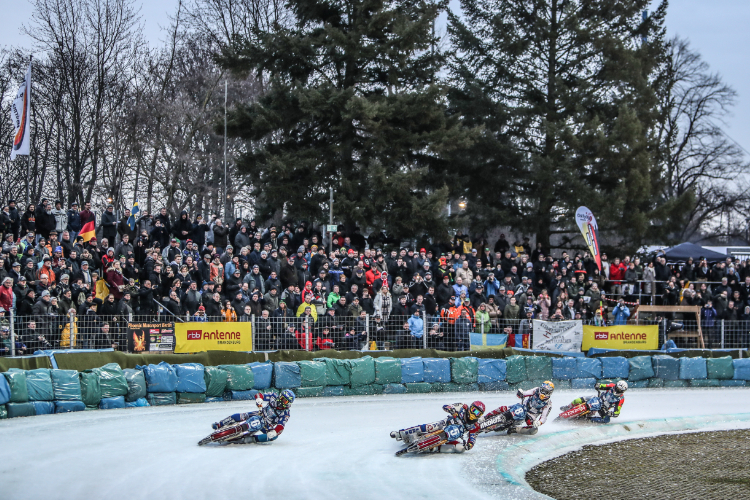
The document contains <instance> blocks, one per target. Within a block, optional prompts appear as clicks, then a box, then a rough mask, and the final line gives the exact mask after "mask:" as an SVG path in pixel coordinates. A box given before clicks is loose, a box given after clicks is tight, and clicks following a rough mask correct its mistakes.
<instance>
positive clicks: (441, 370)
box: [422, 358, 451, 384]
mask: <svg viewBox="0 0 750 500" xmlns="http://www.w3.org/2000/svg"><path fill="white" fill-rule="evenodd" d="M422 365H423V368H424V381H425V382H427V383H428V384H437V383H448V382H450V381H451V360H450V359H447V358H422Z"/></svg>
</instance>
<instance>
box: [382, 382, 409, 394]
mask: <svg viewBox="0 0 750 500" xmlns="http://www.w3.org/2000/svg"><path fill="white" fill-rule="evenodd" d="M383 394H406V386H404V385H403V384H385V385H384V386H383Z"/></svg>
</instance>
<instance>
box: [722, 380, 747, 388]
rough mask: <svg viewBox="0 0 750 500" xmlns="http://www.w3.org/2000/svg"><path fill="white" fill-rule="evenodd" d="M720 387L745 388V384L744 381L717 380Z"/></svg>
mask: <svg viewBox="0 0 750 500" xmlns="http://www.w3.org/2000/svg"><path fill="white" fill-rule="evenodd" d="M719 386H720V387H746V386H747V382H745V381H744V380H726V379H723V380H719Z"/></svg>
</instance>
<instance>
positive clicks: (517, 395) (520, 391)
mask: <svg viewBox="0 0 750 500" xmlns="http://www.w3.org/2000/svg"><path fill="white" fill-rule="evenodd" d="M516 397H518V398H520V399H523V391H522V390H521V389H518V392H516Z"/></svg>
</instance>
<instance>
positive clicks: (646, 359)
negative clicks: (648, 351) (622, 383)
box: [628, 356, 655, 385]
mask: <svg viewBox="0 0 750 500" xmlns="http://www.w3.org/2000/svg"><path fill="white" fill-rule="evenodd" d="M628 363H629V364H630V373H629V375H628V385H629V384H630V382H637V381H639V380H646V385H648V379H650V378H654V375H655V374H654V367H653V365H652V364H651V356H635V357H633V358H630V359H629V360H628Z"/></svg>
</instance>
